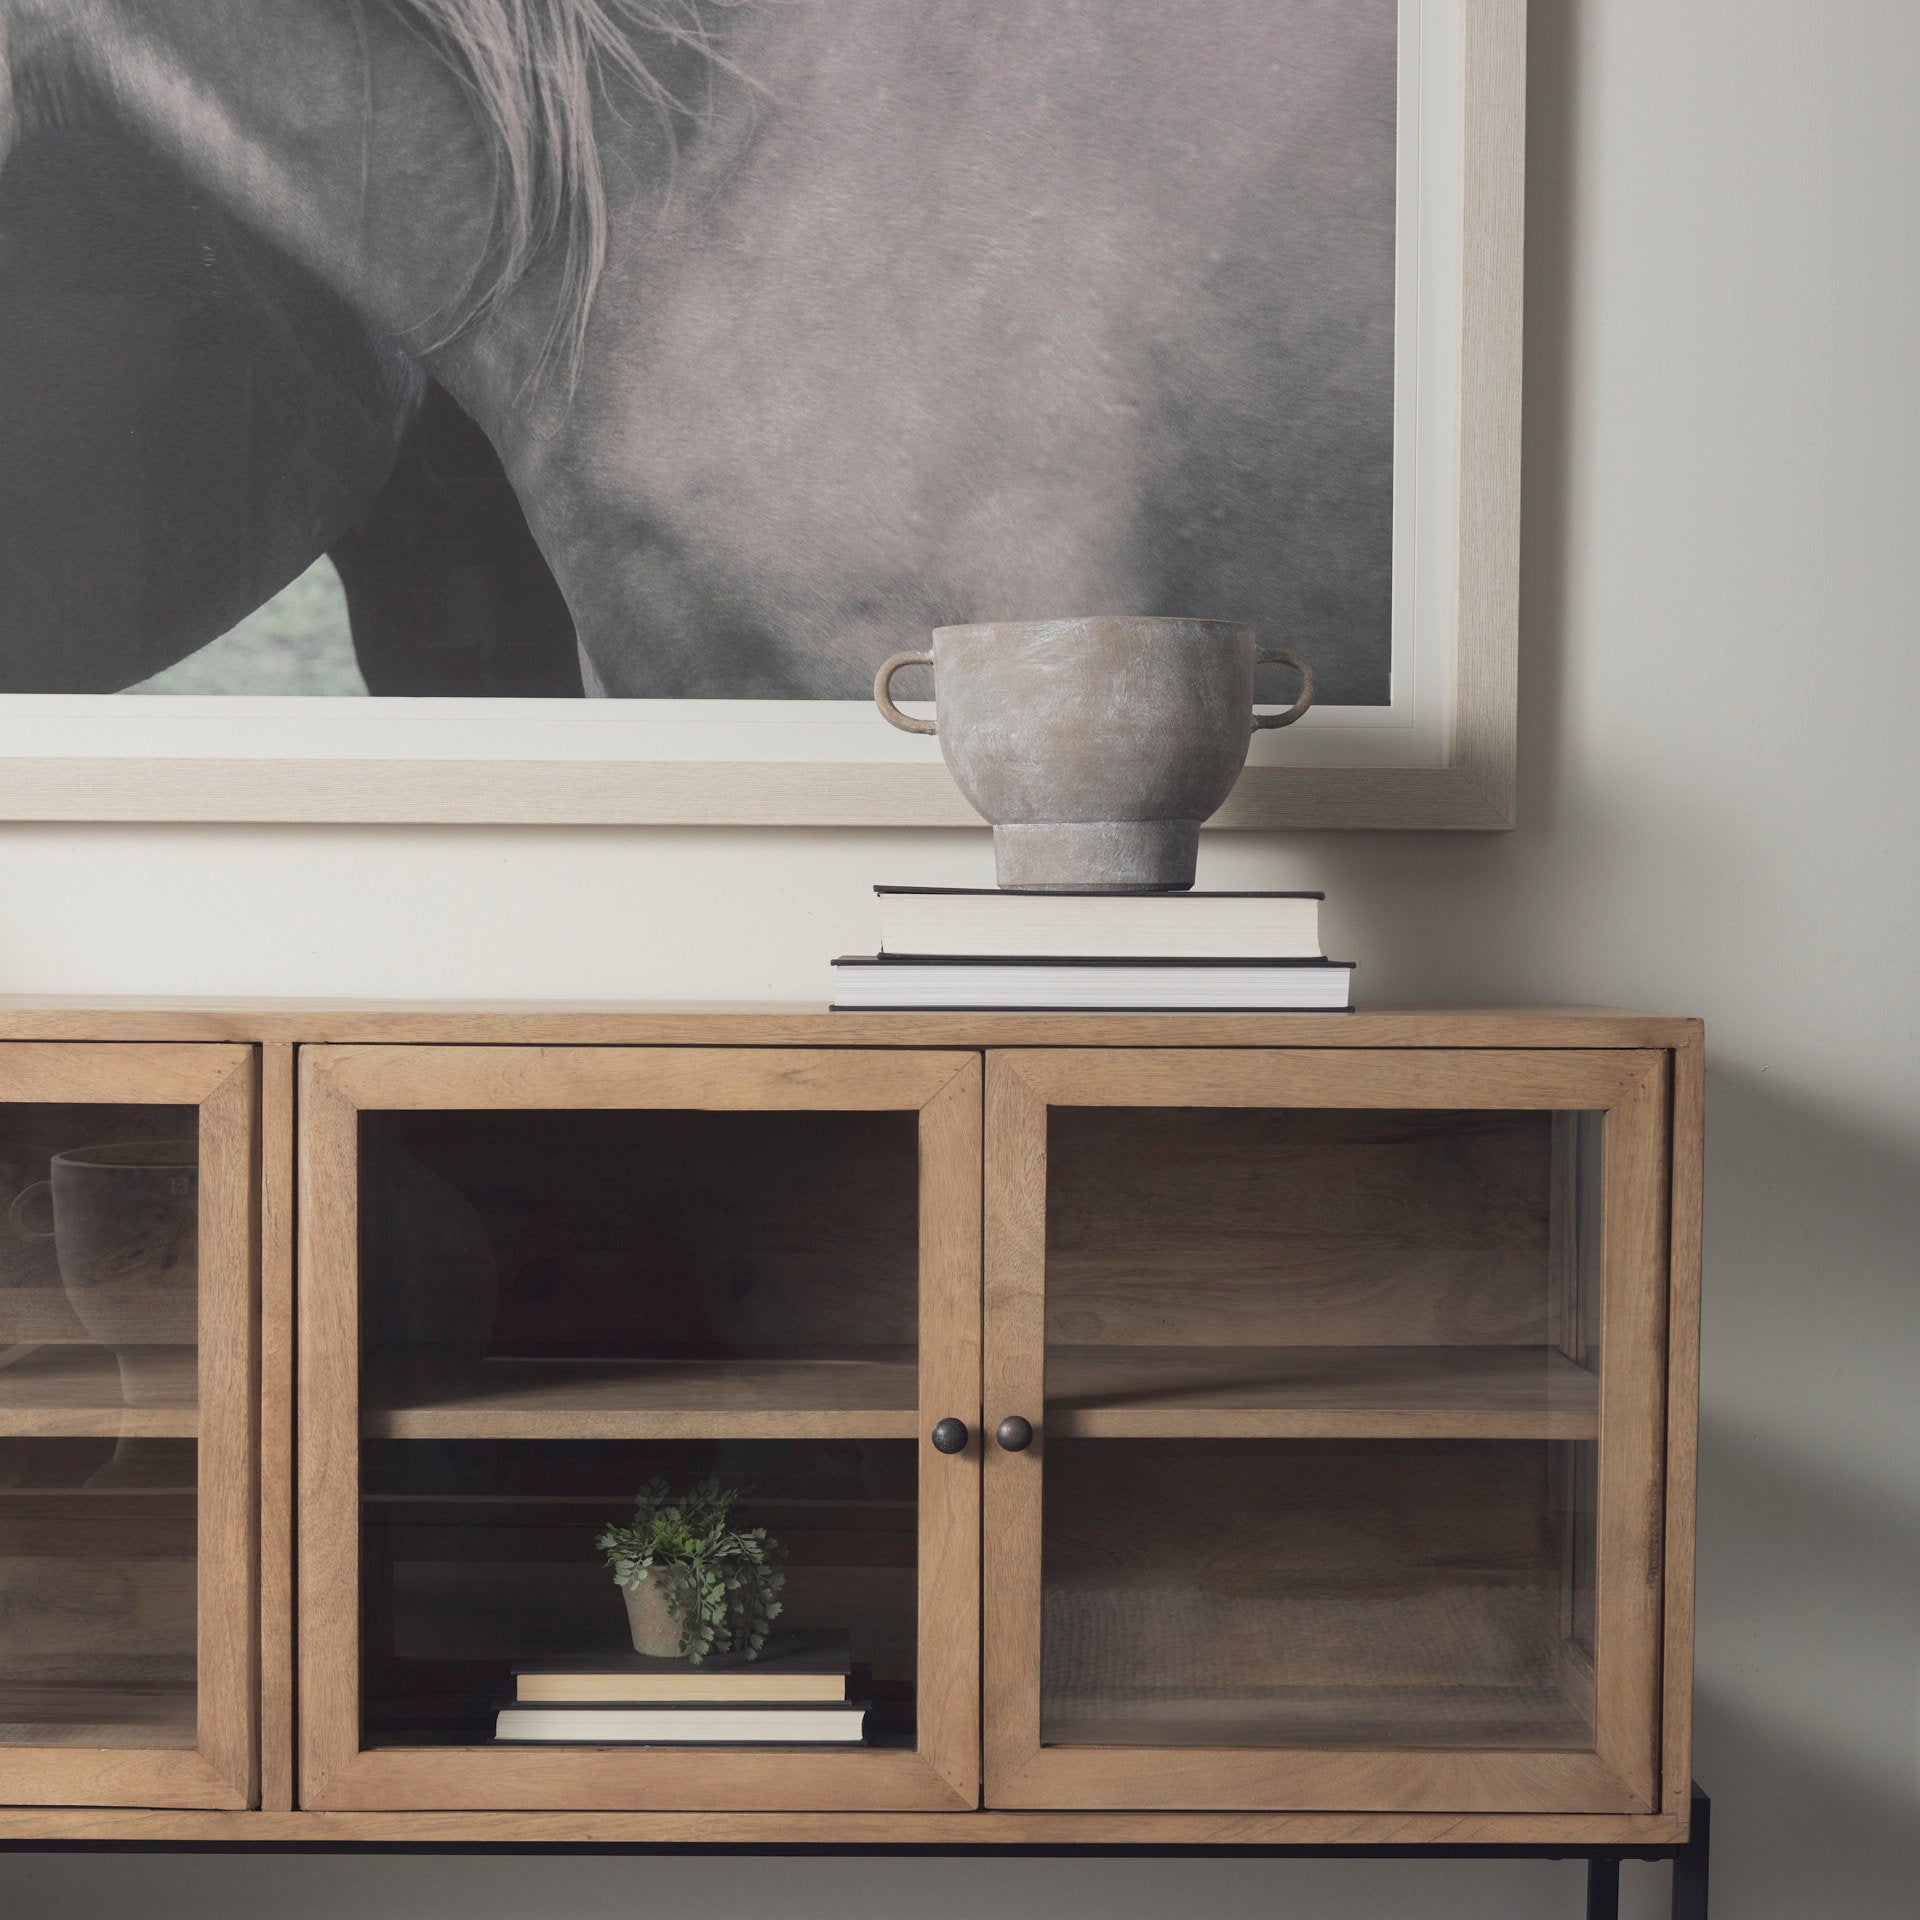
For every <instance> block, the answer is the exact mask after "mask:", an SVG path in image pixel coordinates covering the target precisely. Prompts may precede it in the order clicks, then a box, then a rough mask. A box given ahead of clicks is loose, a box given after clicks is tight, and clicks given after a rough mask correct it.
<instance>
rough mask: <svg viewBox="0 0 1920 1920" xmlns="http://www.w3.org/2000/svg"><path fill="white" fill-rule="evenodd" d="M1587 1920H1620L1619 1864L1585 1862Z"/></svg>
mask: <svg viewBox="0 0 1920 1920" xmlns="http://www.w3.org/2000/svg"><path fill="white" fill-rule="evenodd" d="M1587 1920H1620V1862H1619V1861H1618V1860H1589V1861H1588V1862H1587Z"/></svg>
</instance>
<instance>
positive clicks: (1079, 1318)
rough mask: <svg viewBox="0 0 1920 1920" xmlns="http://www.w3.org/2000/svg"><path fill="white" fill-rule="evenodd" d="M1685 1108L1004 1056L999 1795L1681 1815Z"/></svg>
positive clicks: (996, 1096)
mask: <svg viewBox="0 0 1920 1920" xmlns="http://www.w3.org/2000/svg"><path fill="white" fill-rule="evenodd" d="M1665 1103H1666V1056H1665V1055H1664V1054H1660V1053H1652V1052H1633V1051H1626V1050H1604V1051H1602V1050H1595V1051H1592V1052H1570V1051H1569V1052H1538V1053H1502V1052H1495V1051H1485V1052H1481V1051H1474V1052H1450V1051H1442V1050H1432V1051H1421V1052H1413V1051H1408V1052H1394V1053H1376V1052H1369V1051H1365V1050H1359V1049H1355V1050H1352V1051H1347V1050H1333V1049H1328V1050H1323V1051H1313V1052H1289V1051H1279V1050H1276V1051H1266V1052H1254V1051H1244V1052H1242V1051H1236V1052H1209V1051H1193V1052H1181V1051H1173V1050H1168V1051H1165V1052H1155V1053H1151V1054H1147V1053H1131V1054H1128V1053H1117V1052H1101V1053H1073V1052H1046V1051H1034V1052H1022V1053H1018V1054H1012V1053H1008V1054H995V1055H992V1056H990V1057H989V1066H988V1109H987V1110H988V1127H987V1167H988V1172H987V1193H988V1216H987V1239H986V1322H985V1323H986V1329H987V1347H986V1394H985V1405H984V1411H985V1417H986V1419H987V1421H988V1422H989V1424H990V1427H992V1428H999V1429H1000V1431H999V1433H998V1436H997V1439H996V1441H994V1442H990V1444H989V1447H988V1450H987V1454H988V1457H987V1459H986V1463H985V1483H984V1498H985V1515H986V1527H985V1538H986V1542H987V1547H986V1555H987V1563H986V1582H987V1591H988V1592H989V1594H990V1595H991V1596H992V1597H993V1598H992V1604H991V1606H990V1607H989V1609H988V1615H987V1641H986V1651H985V1659H986V1668H985V1702H986V1707H985V1735H986V1798H987V1802H988V1804H989V1805H995V1806H1020V1807H1049V1806H1051V1807H1195V1808H1206V1807H1216V1808H1224V1807H1247V1808H1300V1809H1343V1808H1344V1809H1355V1810H1360V1809H1373V1808H1378V1809H1385V1810H1423V1811H1425V1810H1432V1811H1501V1810H1513V1811H1547V1810H1570V1811H1572V1810H1578V1811H1591V1812H1632V1811H1642V1810H1645V1809H1647V1808H1650V1807H1651V1806H1652V1805H1653V1804H1654V1781H1655V1760H1656V1740H1657V1708H1658V1672H1659V1669H1658V1643H1659V1631H1660V1572H1659V1541H1660V1532H1659V1524H1660V1514H1661V1475H1660V1461H1661V1451H1662V1444H1663V1435H1662V1419H1661V1409H1662V1406H1663V1404H1664V1382H1665V1359H1664V1299H1665V1273H1664V1261H1665V1252H1666V1231H1665V1219H1664V1209H1665V1181H1664V1175H1663V1171H1662V1169H1663V1167H1664V1164H1665V1161H1664V1153H1665ZM1002 1422H1006V1423H1008V1425H1007V1426H1006V1427H1004V1428H1003V1427H1001V1425H1000V1423H1002ZM1009 1442H1010V1443H1011V1445H1008V1444H1006V1443H1009Z"/></svg>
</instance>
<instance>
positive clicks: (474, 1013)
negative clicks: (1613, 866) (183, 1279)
mask: <svg viewBox="0 0 1920 1920" xmlns="http://www.w3.org/2000/svg"><path fill="white" fill-rule="evenodd" d="M1699 1038H1700V1023H1699V1022H1698V1021H1697V1020H1692V1019H1685V1018H1681V1017H1678V1016H1674V1015H1669V1014H1654V1013H1643V1012H1635V1011H1631V1010H1628V1009H1624V1008H1618V1007H1578V1006H1570V1007H1554V1006H1547V1007H1367V1008H1363V1009H1361V1010H1360V1011H1357V1012H1354V1013H1331V1014H1312V1013H833V1012H830V1011H829V1010H828V1009H827V1008H826V1007H824V1006H822V1005H820V1004H819V1003H818V1002H804V1001H790V1002H781V1001H746V1002H721V1001H681V1002H672V1001H646V1000H634V1001H604V1000H603V1001H591V1000H581V1001H562V1000H552V1001H548V1000H509V1001H483V1000H336V999H310V1000H309V999H268V998H243V997H217V998H216V997H200V996H173V997H152V998H148V997H137V996H101V997H72V996H64V995H52V994H0V1039H6V1040H262V1041H275V1040H277V1041H307V1042H328V1041H332V1042H352V1041H360V1042H369V1041H392V1042H412V1043H415V1044H421V1043H425V1044H432V1043H436V1042H437V1043H442V1044H448V1043H464V1044H469V1045H472V1044H482V1045H484V1044H487V1043H495V1044H499V1045H576V1046H577V1045H587V1046H592V1045H603V1046H616V1045H629V1046H808V1047H831V1046H847V1047H913V1046H927V1047H1023V1046H1024V1047H1042V1046H1044V1047H1075V1046H1086V1047H1117V1046H1135V1047H1210V1046H1211V1047H1678V1046H1688V1045H1693V1044H1696V1043H1697V1042H1698V1040H1699Z"/></svg>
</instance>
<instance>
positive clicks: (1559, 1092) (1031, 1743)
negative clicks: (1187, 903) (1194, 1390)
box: [982, 1048, 1668, 1813]
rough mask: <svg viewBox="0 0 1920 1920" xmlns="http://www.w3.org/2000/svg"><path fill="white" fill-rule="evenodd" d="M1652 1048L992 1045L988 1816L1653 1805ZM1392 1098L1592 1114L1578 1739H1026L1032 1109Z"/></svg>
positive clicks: (1658, 1356)
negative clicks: (1598, 1198) (1600, 1194)
mask: <svg viewBox="0 0 1920 1920" xmlns="http://www.w3.org/2000/svg"><path fill="white" fill-rule="evenodd" d="M1667 1083H1668V1056H1667V1054H1666V1053H1664V1052H1657V1051H1644V1050H1631V1049H1620V1050H1607V1051H1595V1050H1582V1051H1579V1052H1574V1051H1555V1050H1544V1049H1543V1050H1521V1051H1505V1050H1497V1049H1479V1048H1475V1049H1471V1050H1460V1049H1443V1048H1434V1049H1423V1050H1420V1051H1404V1050H1403V1051H1379V1052H1371V1051H1340V1052H1332V1051H1312V1050H1293V1049H1278V1048H1275V1049H1234V1050H1231V1051H1227V1050H1214V1049H1155V1050H1153V1051H1127V1050H1117V1049H1109V1050H1098V1051H1081V1050H1066V1049H1061V1050H1051V1049H1033V1050H1023V1051H1019V1052H1002V1051H994V1052H990V1053H989V1054H988V1056H987V1080H986V1187H985V1196H986V1215H985V1222H986V1225H985V1248H984V1251H985V1293H986V1312H985V1336H986V1342H985V1365H986V1393H985V1400H984V1414H985V1420H986V1423H987V1424H988V1425H989V1426H992V1425H994V1424H997V1423H998V1422H999V1421H1000V1420H1002V1419H1004V1418H1005V1417H1006V1416H1008V1415H1009V1414H1020V1415H1023V1416H1024V1417H1026V1418H1027V1419H1029V1420H1031V1421H1032V1422H1033V1425H1034V1430H1035V1438H1034V1441H1033V1444H1032V1445H1031V1446H1030V1447H1029V1448H1028V1449H1027V1450H1026V1451H1024V1452H1019V1453H1004V1452H1001V1451H999V1450H998V1449H992V1450H990V1453H991V1457H990V1458H988V1459H987V1461H986V1462H985V1473H984V1486H983V1513H984V1521H985V1527H984V1532H985V1538H986V1542H987V1546H986V1564H985V1569H984V1572H985V1579H986V1589H985V1601H984V1605H983V1609H982V1626H983V1634H984V1648H983V1661H984V1664H983V1682H984V1687H983V1715H984V1726H983V1731H984V1738H985V1750H984V1758H985V1775H986V1781H985V1790H986V1803H987V1805H988V1806H990V1807H997V1808H998V1807H1006V1808H1014V1807H1022V1808H1025V1807H1032V1808H1074V1807H1107V1808H1123V1807H1135V1808H1168V1809H1176V1808H1193V1809H1203V1808H1220V1809H1226V1808H1250V1809H1251V1808H1262V1809H1292V1810H1299V1811H1317V1810H1347V1811H1359V1810H1364V1809H1369V1808H1376V1809H1380V1810H1382V1811H1404V1812H1460V1813H1490V1812H1515V1813H1521V1812H1586V1813H1644V1812H1647V1811H1650V1810H1651V1809H1653V1808H1654V1807H1656V1806H1658V1804H1659V1775H1658V1762H1657V1752H1658V1743H1659V1738H1660V1704H1661V1703H1660V1636H1661V1628H1662V1613H1661V1604H1662V1594H1661V1529H1662V1523H1663V1506H1662V1494H1663V1475H1664V1468H1665V1461H1664V1442H1665V1422H1664V1409H1665V1394H1666V1363H1667V1355H1666V1276H1667V1256H1668V1245H1667V1225H1666V1214H1667V1197H1668V1196H1667V1167H1668V1162H1667V1138H1666V1116H1667ZM1049 1106H1089V1107H1160V1106H1165V1107H1236V1106H1246V1107H1256V1106H1257V1107H1348V1108H1352V1107H1405V1108H1419V1107H1426V1108H1450V1107H1457V1108H1494V1109H1503V1110H1513V1109H1535V1110H1538V1109H1559V1108H1573V1109H1579V1110H1585V1111H1602V1112H1604V1113H1605V1114H1606V1116H1607V1120H1606V1136H1605V1137H1606V1162H1605V1194H1604V1200H1603V1206H1604V1238H1605V1247H1606V1253H1605V1260H1606V1275H1605V1283H1604V1290H1603V1295H1602V1313H1603V1316H1604V1317H1603V1322H1602V1343H1603V1352H1604V1355H1605V1359H1604V1360H1603V1363H1602V1372H1601V1387H1600V1395H1601V1398H1600V1432H1601V1454H1600V1460H1601V1465H1600V1491H1599V1512H1598V1518H1597V1523H1596V1524H1597V1529H1598V1546H1599V1569H1598V1582H1599V1591H1598V1595H1597V1602H1598V1604H1597V1613H1598V1628H1597V1633H1596V1641H1597V1646H1596V1656H1597V1658H1596V1669H1597V1675H1598V1680H1597V1688H1596V1698H1595V1747H1594V1751H1593V1752H1591V1753H1578V1752H1574V1753H1568V1752H1550V1751H1539V1750H1514V1751H1508V1752H1463V1751H1453V1752H1442V1751H1435V1750H1421V1749H1393V1748H1368V1749H1358V1748H1332V1749H1329V1748H1281V1747H1269V1748H1234V1749H1226V1748H1178V1747H1094V1746H1086V1747H1045V1746H1043V1745H1042V1744H1041V1741H1040V1620H1041V1604H1042V1572H1041V1541H1042V1535H1041V1499H1042V1489H1043V1485H1044V1474H1045V1459H1046V1442H1045V1421H1044V1418H1043V1411H1044V1406H1045V1377H1044V1368H1045V1354H1046V1297H1045V1284H1046V1202H1047V1109H1048V1108H1049Z"/></svg>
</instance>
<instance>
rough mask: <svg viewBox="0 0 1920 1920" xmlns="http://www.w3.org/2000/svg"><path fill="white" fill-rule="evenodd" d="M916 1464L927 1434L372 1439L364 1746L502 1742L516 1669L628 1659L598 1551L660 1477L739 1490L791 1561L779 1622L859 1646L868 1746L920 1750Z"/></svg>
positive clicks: (617, 1594)
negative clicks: (915, 1439)
mask: <svg viewBox="0 0 1920 1920" xmlns="http://www.w3.org/2000/svg"><path fill="white" fill-rule="evenodd" d="M916 1461H917V1451H916V1448H915V1447H914V1445H913V1443H912V1442H910V1441H891V1440H878V1441H832V1440H829V1441H792V1442H755V1441H704V1442H701V1441H677V1442H676V1441H644V1442H618V1443H614V1442H598V1441H538V1442H516V1441H505V1442H496V1441H369V1442H367V1443H366V1445H365V1447H364V1450H363V1459H362V1467H361V1471H362V1482H361V1484H362V1502H361V1569H362V1595H363V1601H362V1606H363V1613H362V1646H363V1648H364V1668H363V1674H364V1682H363V1696H364V1697H363V1706H362V1712H363V1725H364V1738H365V1739H366V1740H367V1742H368V1743H369V1744H372V1745H396V1744H399V1745H415V1744H435V1743H440V1742H474V1741H484V1740H488V1739H490V1738H491V1737H492V1734H493V1729H494V1716H495V1713H496V1711H497V1710H498V1709H499V1708H500V1707H501V1706H503V1705H505V1704H506V1703H508V1702H509V1701H511V1700H512V1698H513V1693H514V1683H513V1669H514V1668H515V1667H516V1666H518V1665H522V1664H534V1663H540V1662H556V1661H557V1662H573V1663H579V1664H581V1665H583V1666H586V1667H594V1666H597V1665H602V1664H609V1663H612V1662H618V1661H621V1660H624V1659H625V1658H626V1657H627V1656H628V1655H629V1654H630V1652H631V1647H632V1643H631V1637H630V1629H629V1623H628V1619H627V1613H626V1606H625V1601H624V1598H623V1596H622V1594H621V1591H620V1589H619V1588H618V1587H617V1586H616V1585H615V1584H614V1581H613V1577H612V1575H611V1574H610V1572H609V1571H608V1569H607V1566H606V1563H605V1560H604V1557H603V1556H602V1554H601V1553H600V1551H599V1550H598V1548H597V1547H596V1545H595V1538H596V1536H597V1534H598V1533H599V1531H600V1530H601V1528H602V1527H604V1526H606V1525H607V1524H608V1523H609V1522H621V1521H625V1520H626V1519H627V1518H628V1517H629V1516H630V1515H631V1513H632V1511H633V1497H634V1493H635V1491H636V1490H637V1489H638V1487H639V1486H640V1485H641V1484H642V1483H643V1482H645V1481H646V1480H648V1479H650V1478H651V1477H652V1476H654V1475H655V1474H659V1475H661V1476H663V1477H664V1478H665V1479H666V1480H667V1481H668V1483H669V1485H670V1486H671V1487H672V1488H673V1489H674V1490H675V1491H680V1490H683V1489H684V1488H685V1487H686V1486H687V1485H689V1484H690V1483H691V1482H693V1481H696V1480H699V1479H701V1478H703V1477H705V1476H706V1475H709V1474H712V1475H715V1476H717V1477H718V1478H719V1479H720V1481H721V1482H722V1483H723V1484H724V1485H726V1486H729V1487H737V1488H739V1489H741V1490H742V1493H743V1498H742V1500H741V1504H740V1508H739V1515H740V1518H741V1519H742V1520H743V1521H744V1522H746V1523H747V1524H751V1525H755V1526H764V1527H765V1528H767V1530H768V1531H769V1533H771V1534H772V1535H773V1536H774V1537H775V1538H776V1539H777V1540H778V1541H779V1542H780V1545H781V1547H782V1548H783V1549H784V1552H785V1563H784V1564H785V1573H786V1581H785V1585H784V1588H783V1590H782V1592H781V1595H780V1599H781V1606H782V1612H781V1616H780V1620H779V1623H778V1624H779V1627H780V1629H781V1630H782V1631H783V1632H785V1631H794V1630H798V1631H803V1632H804V1631H814V1632H822V1633H832V1634H841V1633H844V1634H845V1635H846V1636H847V1638H848V1640H849V1642H850V1647H851V1654H852V1659H853V1661H854V1664H855V1668H856V1676H855V1680H854V1683H853V1687H854V1692H853V1697H854V1698H856V1699H859V1700H863V1701H867V1700H870V1701H871V1702H872V1711H871V1713H870V1714H869V1715H868V1719H867V1736H868V1740H869V1743H870V1744H874V1745H881V1746H897V1745H911V1744H912V1739H913V1730H914V1709H913V1702H914V1668H915V1654H916V1643H917V1630H916V1620H917V1567H918V1559H919V1554H918V1545H917V1541H918V1495H917V1486H916Z"/></svg>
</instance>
